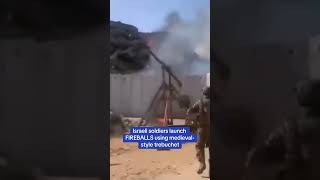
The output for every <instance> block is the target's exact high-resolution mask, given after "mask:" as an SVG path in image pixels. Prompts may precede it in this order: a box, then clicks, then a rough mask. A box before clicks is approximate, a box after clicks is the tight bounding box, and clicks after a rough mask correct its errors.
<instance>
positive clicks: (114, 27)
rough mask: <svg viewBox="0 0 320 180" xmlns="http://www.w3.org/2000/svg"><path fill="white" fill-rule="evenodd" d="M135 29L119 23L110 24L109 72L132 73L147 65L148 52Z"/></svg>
mask: <svg viewBox="0 0 320 180" xmlns="http://www.w3.org/2000/svg"><path fill="white" fill-rule="evenodd" d="M145 46H146V43H145V41H144V40H143V39H142V38H141V37H140V34H139V31H138V29H137V28H136V27H134V26H131V25H127V24H123V23H121V22H114V21H111V22H110V68H111V69H110V71H111V73H119V74H125V73H133V72H137V71H141V70H143V69H144V68H145V67H146V66H147V64H148V63H149V56H150V55H149V52H148V50H147V49H146V47H145Z"/></svg>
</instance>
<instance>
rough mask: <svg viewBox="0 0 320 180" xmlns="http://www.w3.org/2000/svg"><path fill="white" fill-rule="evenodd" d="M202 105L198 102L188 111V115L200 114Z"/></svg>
mask: <svg viewBox="0 0 320 180" xmlns="http://www.w3.org/2000/svg"><path fill="white" fill-rule="evenodd" d="M200 103H201V101H200V100H199V101H197V102H196V103H195V104H194V105H193V106H192V107H190V108H189V109H188V111H187V115H190V114H195V113H199V112H200Z"/></svg>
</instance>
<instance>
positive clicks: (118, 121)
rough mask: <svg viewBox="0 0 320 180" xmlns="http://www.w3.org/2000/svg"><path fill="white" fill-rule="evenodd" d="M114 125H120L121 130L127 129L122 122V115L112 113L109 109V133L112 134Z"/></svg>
mask: <svg viewBox="0 0 320 180" xmlns="http://www.w3.org/2000/svg"><path fill="white" fill-rule="evenodd" d="M116 127H120V128H121V130H122V131H123V132H125V131H127V128H126V126H125V125H124V123H123V117H122V116H121V115H120V114H117V113H114V112H113V111H111V110H110V133H111V134H114V133H116V132H115V129H116Z"/></svg>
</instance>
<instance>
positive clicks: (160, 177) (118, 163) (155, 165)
mask: <svg viewBox="0 0 320 180" xmlns="http://www.w3.org/2000/svg"><path fill="white" fill-rule="evenodd" d="M137 146H138V145H137V143H123V142H122V139H121V138H112V139H111V141H110V179H111V180H180V179H181V180H203V179H209V177H208V175H209V173H208V169H209V165H208V163H207V169H206V171H205V172H204V173H203V174H202V175H198V174H197V173H196V170H197V168H198V165H199V164H198V161H197V160H196V157H195V144H194V143H189V144H184V145H183V147H182V149H180V150H170V151H157V150H139V149H138V147H137ZM206 158H207V159H208V150H207V151H206Z"/></svg>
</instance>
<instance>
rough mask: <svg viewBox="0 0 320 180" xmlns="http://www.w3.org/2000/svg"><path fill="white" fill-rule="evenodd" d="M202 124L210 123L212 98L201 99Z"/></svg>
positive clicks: (200, 122)
mask: <svg viewBox="0 0 320 180" xmlns="http://www.w3.org/2000/svg"><path fill="white" fill-rule="evenodd" d="M199 124H200V126H201V125H206V126H207V125H210V100H209V99H201V100H200V121H199Z"/></svg>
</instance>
